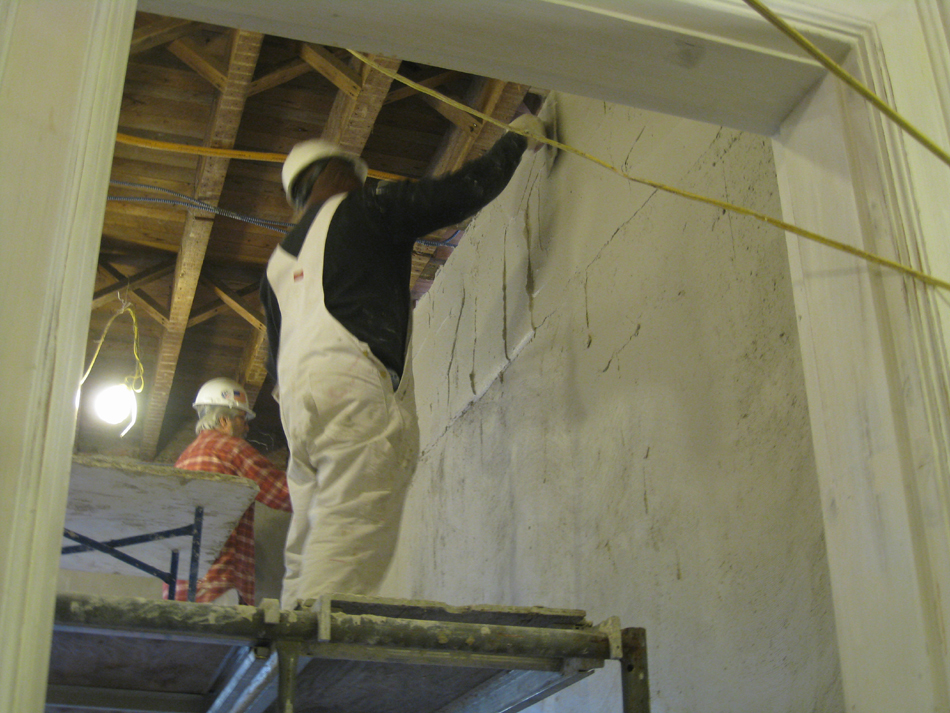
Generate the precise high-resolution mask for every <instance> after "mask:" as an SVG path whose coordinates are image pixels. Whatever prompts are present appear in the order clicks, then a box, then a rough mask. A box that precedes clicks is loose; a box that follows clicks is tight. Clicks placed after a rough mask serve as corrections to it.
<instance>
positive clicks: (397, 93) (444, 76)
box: [383, 70, 461, 104]
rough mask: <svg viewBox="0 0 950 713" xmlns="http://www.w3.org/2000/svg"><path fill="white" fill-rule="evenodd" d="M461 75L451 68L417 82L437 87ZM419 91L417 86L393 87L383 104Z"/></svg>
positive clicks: (425, 85)
mask: <svg viewBox="0 0 950 713" xmlns="http://www.w3.org/2000/svg"><path fill="white" fill-rule="evenodd" d="M459 76H461V74H460V73H459V72H454V71H451V70H450V71H447V72H440V73H439V74H436V75H435V76H433V77H429V78H428V79H423V80H421V81H419V82H416V83H417V84H421V85H422V86H424V87H428V88H429V89H435V88H436V87H441V86H442V85H443V84H446V83H448V82H451V81H452V80H453V79H455V78H456V77H459ZM418 93H419V90H418V89H416V88H415V87H405V86H403V87H399V88H398V89H393V90H392V91H390V92H389V94H387V95H386V101H385V102H383V104H392V103H393V102H397V101H399V100H400V99H406V98H407V97H411V96H414V95H415V94H418Z"/></svg>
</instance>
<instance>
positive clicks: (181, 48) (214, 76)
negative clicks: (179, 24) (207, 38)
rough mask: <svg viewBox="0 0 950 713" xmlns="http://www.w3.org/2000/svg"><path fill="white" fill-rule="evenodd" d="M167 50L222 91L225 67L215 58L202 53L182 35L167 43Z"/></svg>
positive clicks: (225, 80) (225, 81) (225, 74)
mask: <svg viewBox="0 0 950 713" xmlns="http://www.w3.org/2000/svg"><path fill="white" fill-rule="evenodd" d="M168 51H169V52H171V53H172V54H173V55H175V56H176V57H178V59H180V60H181V61H182V62H184V63H185V64H187V65H188V66H189V67H191V68H192V69H193V70H195V71H196V72H197V73H198V74H199V75H201V76H202V77H204V78H205V79H206V80H207V81H208V82H210V83H211V84H212V85H213V86H214V88H215V89H217V90H218V91H219V92H223V91H224V88H225V85H226V84H227V81H228V78H227V68H225V67H221V66H220V65H219V63H218V61H217V60H215V59H213V58H211V57H207V56H205V55H204V54H202V52H201V50H200V49H198V47H197V46H196V45H195V43H194V42H192V41H191V40H189V39H187V38H185V37H182V38H180V39H177V40H175V41H174V42H172V43H171V44H169V45H168Z"/></svg>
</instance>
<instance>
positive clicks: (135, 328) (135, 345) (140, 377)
mask: <svg viewBox="0 0 950 713" xmlns="http://www.w3.org/2000/svg"><path fill="white" fill-rule="evenodd" d="M120 299H121V298H120ZM126 312H128V313H129V315H130V316H131V317H132V354H133V356H134V357H135V372H134V373H133V374H132V375H131V376H127V377H126V378H125V382H126V384H127V385H128V387H129V389H131V390H132V391H134V392H135V393H137V394H140V393H142V389H144V388H145V367H144V366H143V365H142V360H141V359H140V358H139V321H138V318H137V317H136V316H135V310H134V309H133V308H132V305H131V304H129V302H127V301H125V300H124V299H123V300H122V304H121V305H120V306H119V309H118V310H116V312H115V314H113V315H112V316H111V317H109V321H108V322H106V326H105V327H104V328H103V330H102V336H101V337H99V341H98V342H97V343H96V350H95V351H94V352H93V354H92V360H91V361H90V362H89V368H88V369H86V373H85V374H83V375H82V378H81V379H80V380H79V385H80V386H82V385H83V384H85V383H86V379H87V378H89V373H90V372H91V371H92V367H93V365H94V364H95V363H96V359H98V358H99V352H100V351H101V350H102V345H103V343H104V342H105V340H106V335H107V334H108V333H109V328H110V327H112V323H113V322H114V321H115V319H116V317H118V316H119V315H121V314H124V313H126Z"/></svg>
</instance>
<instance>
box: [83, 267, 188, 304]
mask: <svg viewBox="0 0 950 713" xmlns="http://www.w3.org/2000/svg"><path fill="white" fill-rule="evenodd" d="M100 264H101V267H102V268H103V269H104V270H106V272H108V274H109V275H111V276H112V277H114V278H115V280H116V281H115V282H114V283H112V284H111V285H108V286H107V287H103V288H101V289H99V290H96V291H95V293H93V295H92V308H93V309H96V308H97V307H101V306H102V305H104V304H108V303H109V302H111V301H112V300H115V299H118V294H119V292H121V291H122V290H129V291H132V290H136V289H138V288H139V287H144V286H145V285H147V284H148V283H150V282H153V281H155V280H158V279H159V278H162V277H165V275H167V274H168V273H170V272H171V271H172V270H173V269H175V260H173V259H172V260H163V261H162V262H160V263H157V264H155V265H152V266H151V267H148V268H145V269H144V270H142V271H141V272H137V273H135V274H134V275H129V276H128V277H126V276H125V275H123V274H122V273H121V272H119V271H118V270H116V269H115V268H114V267H112V265H110V264H109V263H107V262H105V261H102V262H101V263H100Z"/></svg>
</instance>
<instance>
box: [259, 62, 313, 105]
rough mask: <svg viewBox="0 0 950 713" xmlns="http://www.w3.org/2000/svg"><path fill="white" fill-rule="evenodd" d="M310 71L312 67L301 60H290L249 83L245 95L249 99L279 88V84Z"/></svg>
mask: <svg viewBox="0 0 950 713" xmlns="http://www.w3.org/2000/svg"><path fill="white" fill-rule="evenodd" d="M312 71H313V67H311V66H310V65H309V64H307V63H306V62H304V61H303V60H302V59H292V60H290V61H289V62H287V63H286V64H284V65H281V66H280V67H278V68H277V69H275V70H274V71H273V72H269V73H267V74H265V75H264V76H263V77H259V78H257V79H255V80H254V81H253V82H251V86H250V88H249V89H248V90H247V95H248V96H249V97H251V96H254V95H255V94H260V93H261V92H263V91H266V90H268V89H273V88H274V87H279V86H280V85H281V84H285V83H287V82H289V81H290V80H291V79H296V78H297V77H299V76H300V75H302V74H306V73H307V72H312Z"/></svg>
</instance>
